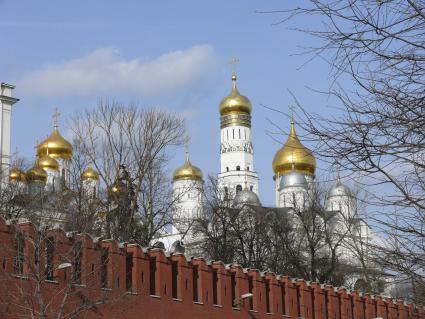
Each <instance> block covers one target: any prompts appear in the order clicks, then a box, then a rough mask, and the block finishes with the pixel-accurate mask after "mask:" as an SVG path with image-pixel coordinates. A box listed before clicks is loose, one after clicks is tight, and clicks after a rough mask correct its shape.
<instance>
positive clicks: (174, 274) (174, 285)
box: [171, 261, 179, 299]
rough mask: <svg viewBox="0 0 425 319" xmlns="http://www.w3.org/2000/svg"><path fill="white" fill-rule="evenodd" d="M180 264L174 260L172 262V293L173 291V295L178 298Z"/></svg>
mask: <svg viewBox="0 0 425 319" xmlns="http://www.w3.org/2000/svg"><path fill="white" fill-rule="evenodd" d="M177 266H178V264H177V262H175V261H173V262H172V264H171V293H172V297H173V298H175V299H177V298H178V294H177V284H178V283H177V278H178V275H179V269H178V267H177Z"/></svg>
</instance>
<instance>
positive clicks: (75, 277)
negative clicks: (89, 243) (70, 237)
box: [72, 242, 83, 284]
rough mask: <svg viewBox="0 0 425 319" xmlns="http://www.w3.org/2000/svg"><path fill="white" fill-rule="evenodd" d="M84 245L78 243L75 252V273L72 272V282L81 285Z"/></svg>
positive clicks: (74, 248)
mask: <svg viewBox="0 0 425 319" xmlns="http://www.w3.org/2000/svg"><path fill="white" fill-rule="evenodd" d="M82 249H83V245H82V243H81V242H76V243H75V245H74V247H73V250H74V262H73V272H72V282H73V283H74V284H81V259H82V258H81V257H82Z"/></svg>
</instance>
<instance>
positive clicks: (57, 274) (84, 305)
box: [0, 193, 125, 319]
mask: <svg viewBox="0 0 425 319" xmlns="http://www.w3.org/2000/svg"><path fill="white" fill-rule="evenodd" d="M46 198H47V197H46V194H41V193H40V194H38V195H36V194H32V195H31V198H30V199H31V200H28V201H27V204H28V205H26V206H22V208H23V209H24V210H23V211H24V212H25V215H23V216H25V220H24V219H23V218H24V217H23V216H21V220H20V223H19V224H18V223H14V221H13V220H12V221H10V220H9V222H11V224H10V226H9V227H8V231H7V232H5V233H7V235H6V234H5V233H3V234H2V241H1V252H2V253H1V255H2V260H3V268H2V271H1V273H0V314H1V316H2V317H3V316H6V317H13V318H15V317H19V318H31V319H44V318H56V319H65V318H79V317H81V316H84V315H85V314H87V313H88V312H95V313H99V314H101V311H100V308H99V307H100V306H101V305H105V304H111V303H113V302H115V301H122V300H123V298H124V297H125V294H122V293H121V294H117V293H110V292H109V291H106V290H100V289H98V290H96V291H93V290H92V289H87V287H92V286H99V280H98V277H99V276H97V274H98V273H99V271H101V269H102V264H97V265H96V267H94V264H93V266H92V268H91V269H90V270H89V267H86V265H85V264H84V258H83V251H84V249H85V248H87V247H84V246H85V245H86V244H85V235H83V234H79V233H77V232H73V233H69V234H66V235H65V233H64V232H63V231H62V230H60V229H57V228H55V227H56V223H57V221H58V216H57V207H55V206H54V203H52V202H51V201H50V200H46ZM21 205H23V204H22V203H21ZM2 223H3V221H2ZM79 224H82V223H79ZM2 227H3V224H2ZM103 262H108V263H109V261H103ZM109 264H110V265H111V267H112V266H113V263H112V262H110V263H109ZM11 315H13V316H11Z"/></svg>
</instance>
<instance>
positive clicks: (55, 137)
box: [37, 113, 73, 160]
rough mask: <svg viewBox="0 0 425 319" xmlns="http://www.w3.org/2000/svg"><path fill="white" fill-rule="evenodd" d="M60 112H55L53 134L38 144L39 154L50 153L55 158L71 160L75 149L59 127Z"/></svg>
mask: <svg viewBox="0 0 425 319" xmlns="http://www.w3.org/2000/svg"><path fill="white" fill-rule="evenodd" d="M57 116H58V113H55V125H54V129H53V132H52V134H51V135H50V136H49V137H48V138H46V139H45V140H44V141H42V142H41V143H40V144H38V146H37V155H38V156H43V155H44V154H49V156H51V157H54V158H57V157H59V158H63V159H67V160H69V159H70V158H71V157H72V153H73V149H72V145H71V143H69V142H68V141H67V140H66V139H64V138H63V137H62V135H61V134H60V133H59V129H58V119H57Z"/></svg>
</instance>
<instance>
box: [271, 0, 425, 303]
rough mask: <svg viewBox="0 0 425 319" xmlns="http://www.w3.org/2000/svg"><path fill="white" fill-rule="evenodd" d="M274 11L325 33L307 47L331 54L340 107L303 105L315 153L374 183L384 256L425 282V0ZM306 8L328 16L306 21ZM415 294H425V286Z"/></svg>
mask: <svg viewBox="0 0 425 319" xmlns="http://www.w3.org/2000/svg"><path fill="white" fill-rule="evenodd" d="M275 13H276V14H282V15H283V18H282V20H281V23H290V22H295V23H298V25H297V27H296V29H297V30H298V31H300V32H304V33H306V34H308V35H311V36H312V37H313V38H316V39H318V40H319V44H318V45H317V46H316V47H309V48H306V50H305V52H304V53H306V54H311V58H314V57H321V58H323V59H324V60H325V61H328V63H329V65H330V70H331V74H332V75H333V76H334V82H333V85H332V86H331V87H330V89H329V90H327V91H326V92H324V93H325V94H329V95H330V96H332V97H333V98H334V101H336V102H335V103H336V104H337V107H338V108H339V109H340V110H341V112H340V113H339V114H340V115H338V113H335V112H334V115H331V116H329V117H328V116H326V117H324V116H322V115H321V114H315V113H308V112H306V111H305V109H303V108H302V107H301V105H300V104H299V106H300V109H301V111H302V115H303V119H304V123H303V124H304V125H303V126H304V128H305V129H306V131H307V132H308V133H309V135H308V136H309V138H310V139H312V140H314V141H315V142H317V148H316V150H315V151H316V153H317V154H318V156H320V158H323V159H325V160H326V159H327V160H329V162H330V163H331V162H333V161H335V159H337V160H338V161H339V163H341V165H342V167H343V168H344V169H345V170H346V172H350V173H352V174H355V175H356V176H363V177H366V178H365V179H363V181H364V183H365V184H367V185H368V186H373V187H372V188H370V190H371V192H372V194H373V195H374V196H371V197H370V203H371V204H372V205H374V207H377V211H378V214H377V216H375V218H376V220H377V221H378V222H379V223H380V225H381V228H382V230H383V232H384V235H383V236H385V240H384V241H385V243H386V245H385V246H384V245H382V246H381V247H377V248H379V249H378V250H377V253H379V256H380V257H381V258H380V262H381V263H382V264H384V265H385V266H387V267H388V269H392V270H394V271H396V272H397V273H399V274H403V275H404V276H405V278H409V279H410V280H412V281H413V282H414V283H415V286H416V287H421V289H417V291H423V289H424V285H425V275H424V269H425V264H424V260H425V258H424V257H425V245H424V238H425V232H424V229H425V227H424V226H425V210H424V209H425V196H424V195H425V182H424V181H425V179H424V177H425V175H424V174H425V171H424V168H425V167H424V143H425V134H424V130H423V127H424V124H425V112H424V100H425V95H424V92H425V77H424V71H425V3H424V2H423V1H411V0H389V1H377V0H374V1H360V0H354V1H346V0H329V1H326V0H310V1H306V2H305V6H303V7H293V8H292V9H289V10H282V11H276V12H275ZM306 17H315V18H317V20H318V21H319V22H320V23H319V24H317V25H314V24H313V25H309V26H306V25H303V23H304V22H305V21H310V19H305V18H306ZM298 18H301V19H298ZM339 79H348V81H345V82H344V83H350V84H349V85H350V86H349V87H347V86H345V87H344V86H343V85H342V84H341V85H340V84H339V83H340V82H339ZM341 83H342V82H341ZM382 190H385V191H382ZM413 299H414V300H415V301H418V302H423V301H424V299H423V294H419V293H418V294H416V295H415V297H414V298H413Z"/></svg>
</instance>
